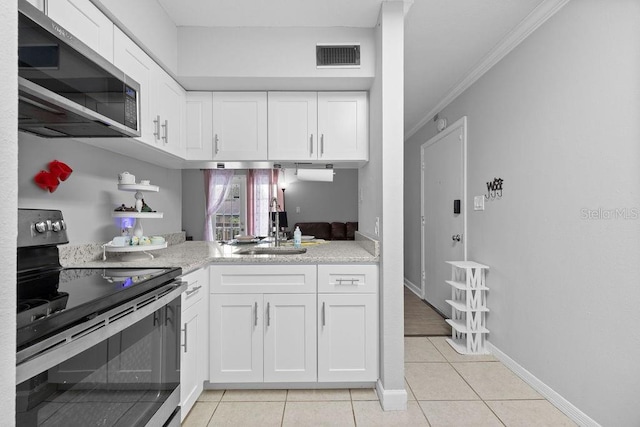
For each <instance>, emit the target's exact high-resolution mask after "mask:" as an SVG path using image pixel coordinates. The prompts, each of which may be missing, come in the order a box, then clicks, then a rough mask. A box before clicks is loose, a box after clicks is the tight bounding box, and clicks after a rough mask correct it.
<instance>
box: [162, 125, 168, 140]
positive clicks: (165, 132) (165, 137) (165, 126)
mask: <svg viewBox="0 0 640 427" xmlns="http://www.w3.org/2000/svg"><path fill="white" fill-rule="evenodd" d="M162 128H163V129H164V136H163V137H162V139H164V143H165V144H168V143H169V120H165V121H164V124H163V125H162Z"/></svg>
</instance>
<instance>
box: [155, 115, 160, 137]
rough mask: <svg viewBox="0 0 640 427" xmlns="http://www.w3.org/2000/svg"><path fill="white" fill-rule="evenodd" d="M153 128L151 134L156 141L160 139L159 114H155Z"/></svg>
mask: <svg viewBox="0 0 640 427" xmlns="http://www.w3.org/2000/svg"><path fill="white" fill-rule="evenodd" d="M153 123H154V125H155V126H154V127H155V130H154V131H153V136H155V137H156V141H158V140H159V139H160V116H156V119H155V120H154V121H153Z"/></svg>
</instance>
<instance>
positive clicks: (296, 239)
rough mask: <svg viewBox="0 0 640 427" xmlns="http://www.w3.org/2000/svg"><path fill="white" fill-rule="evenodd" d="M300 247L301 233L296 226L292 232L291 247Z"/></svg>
mask: <svg viewBox="0 0 640 427" xmlns="http://www.w3.org/2000/svg"><path fill="white" fill-rule="evenodd" d="M300 246H302V231H300V227H297V226H296V229H295V231H294V232H293V247H294V248H299V247H300Z"/></svg>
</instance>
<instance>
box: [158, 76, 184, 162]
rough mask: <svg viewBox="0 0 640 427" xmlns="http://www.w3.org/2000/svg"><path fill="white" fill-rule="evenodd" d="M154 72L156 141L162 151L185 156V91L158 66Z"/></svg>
mask: <svg viewBox="0 0 640 427" xmlns="http://www.w3.org/2000/svg"><path fill="white" fill-rule="evenodd" d="M154 72H155V78H156V82H157V85H156V90H157V93H156V96H157V105H156V106H155V107H156V108H155V111H156V112H157V114H156V119H157V117H158V116H159V117H160V125H159V128H160V139H159V141H158V140H156V141H158V143H159V147H160V148H162V149H163V150H164V151H166V152H168V153H171V154H174V155H176V156H179V157H181V158H185V157H186V151H187V150H186V143H185V139H186V127H185V126H186V123H185V122H186V113H185V110H186V99H187V95H186V92H185V91H184V89H183V88H182V86H180V85H179V84H178V83H177V82H176V81H175V80H174V79H173V78H172V77H171V76H170V75H168V74H167V73H166V72H165V71H164V70H162V69H161V68H160V67H159V66H156V68H155V70H154Z"/></svg>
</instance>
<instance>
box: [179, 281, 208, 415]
mask: <svg viewBox="0 0 640 427" xmlns="http://www.w3.org/2000/svg"><path fill="white" fill-rule="evenodd" d="M183 280H185V281H187V282H188V283H189V287H188V288H187V290H186V291H185V292H184V293H183V294H182V310H181V315H182V318H181V323H182V327H181V331H182V337H181V340H180V406H181V408H182V411H181V414H180V417H181V420H184V418H185V417H186V416H187V414H188V413H189V410H190V409H191V407H192V406H193V405H194V404H195V402H196V400H197V399H198V396H200V393H202V390H203V385H204V381H205V380H206V379H207V378H208V371H209V363H208V362H209V356H208V353H209V347H208V345H207V344H208V342H209V341H208V336H209V322H208V320H209V307H208V304H209V299H208V297H207V296H208V293H209V268H203V269H200V270H196V271H194V272H192V273H189V274H187V275H185V276H183Z"/></svg>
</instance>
